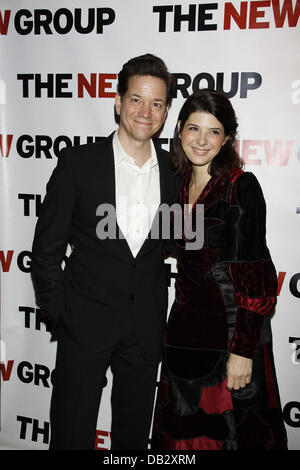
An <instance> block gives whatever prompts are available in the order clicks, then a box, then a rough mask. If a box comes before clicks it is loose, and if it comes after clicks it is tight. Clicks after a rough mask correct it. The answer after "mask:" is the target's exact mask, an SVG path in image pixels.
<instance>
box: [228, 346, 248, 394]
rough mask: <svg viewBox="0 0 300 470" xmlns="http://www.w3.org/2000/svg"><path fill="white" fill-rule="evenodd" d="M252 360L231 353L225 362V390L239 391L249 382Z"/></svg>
mask: <svg viewBox="0 0 300 470" xmlns="http://www.w3.org/2000/svg"><path fill="white" fill-rule="evenodd" d="M251 375H252V359H248V358H247V357H243V356H237V355H236V354H233V353H231V354H230V356H229V359H228V362H227V388H228V390H230V391H231V390H239V389H240V388H243V387H245V386H246V385H247V384H249V383H250V382H251Z"/></svg>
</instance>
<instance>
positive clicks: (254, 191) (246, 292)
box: [229, 172, 277, 358]
mask: <svg viewBox="0 0 300 470" xmlns="http://www.w3.org/2000/svg"><path fill="white" fill-rule="evenodd" d="M232 197H233V201H232V205H231V210H232V211H233V212H234V214H235V216H234V222H233V221H232V223H231V231H232V235H231V236H232V242H233V248H232V254H231V261H230V262H229V273H230V276H231V279H232V282H233V287H234V296H235V301H236V304H237V316H236V321H235V326H234V331H233V338H232V341H231V344H230V348H229V349H230V351H231V352H232V353H234V354H237V355H240V356H244V357H248V358H253V357H254V356H255V352H256V350H257V346H258V343H259V340H260V335H261V329H262V325H263V322H264V319H265V317H266V316H270V315H272V313H273V312H274V308H275V305H276V301H277V275H276V270H275V267H274V265H273V262H272V260H271V257H270V253H269V250H268V248H267V245H266V204H265V200H264V196H263V193H262V190H261V187H260V185H259V183H258V181H257V179H256V177H255V176H254V175H253V174H252V173H249V172H245V173H243V174H242V175H241V176H239V177H238V178H237V180H236V182H235V183H234V190H233V196H232Z"/></svg>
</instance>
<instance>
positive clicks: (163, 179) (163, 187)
mask: <svg viewBox="0 0 300 470" xmlns="http://www.w3.org/2000/svg"><path fill="white" fill-rule="evenodd" d="M155 149H156V155H157V161H158V166H159V183H160V206H161V204H164V203H165V202H166V195H167V183H168V181H167V169H166V164H167V162H166V161H165V159H164V157H163V155H162V152H161V151H160V150H159V148H158V146H155ZM155 219H156V217H154V219H153V222H154V221H155ZM153 222H152V226H151V228H150V230H149V233H148V235H147V238H146V239H145V241H144V243H143V245H142V246H141V249H140V250H139V252H138V254H137V255H136V259H139V258H140V257H142V256H143V255H144V253H145V252H146V251H147V249H148V248H149V247H150V246H151V242H152V241H151V229H152V227H153Z"/></svg>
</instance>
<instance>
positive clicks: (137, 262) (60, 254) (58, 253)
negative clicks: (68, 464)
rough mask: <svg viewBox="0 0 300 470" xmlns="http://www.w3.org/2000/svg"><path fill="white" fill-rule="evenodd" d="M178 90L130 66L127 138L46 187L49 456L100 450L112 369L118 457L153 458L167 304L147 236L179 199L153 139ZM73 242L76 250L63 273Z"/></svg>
mask: <svg viewBox="0 0 300 470" xmlns="http://www.w3.org/2000/svg"><path fill="white" fill-rule="evenodd" d="M171 82H172V80H171V75H170V74H169V73H168V71H167V69H166V66H165V64H164V63H163V61H161V59H159V58H157V57H155V56H153V55H150V54H146V55H144V56H140V57H137V58H134V59H131V60H130V61H128V62H127V63H126V64H125V65H124V66H123V68H122V70H121V72H120V74H119V81H118V92H117V94H116V100H115V111H116V114H117V115H118V116H119V129H118V130H117V131H116V132H115V133H114V134H112V135H111V136H110V137H108V138H107V139H105V140H104V141H101V142H100V143H96V144H87V145H82V146H78V147H74V148H65V149H64V150H63V151H62V152H61V154H60V156H59V159H58V164H57V167H56V168H55V170H54V172H53V174H52V176H51V178H50V180H49V182H48V185H47V193H46V196H45V199H44V202H43V207H42V210H41V214H40V217H39V220H38V223H37V226H36V232H35V237H34V242H33V249H32V254H33V264H32V267H33V279H34V282H35V285H36V291H37V298H38V302H39V304H40V306H41V309H42V311H44V312H46V314H47V315H49V317H50V319H51V321H52V323H53V327H54V329H55V331H56V335H57V339H58V345H57V358H56V367H55V376H54V384H53V392H52V399H51V442H50V449H52V450H54V449H93V446H94V440H95V431H96V425H97V416H98V409H99V404H100V399H101V393H102V388H103V383H104V380H105V373H106V370H107V367H108V366H110V367H111V370H112V374H113V388H112V396H111V403H112V429H111V438H112V444H111V448H112V449H113V450H114V449H137V450H138V449H147V441H148V436H149V429H150V425H151V417H152V408H153V400H154V394H155V385H156V376H157V368H158V363H159V359H160V354H161V346H162V341H163V329H164V325H165V320H166V314H167V301H168V297H167V276H166V272H165V265H164V252H165V240H164V239H163V238H157V237H156V239H153V238H151V236H149V230H150V228H151V224H152V222H153V217H152V218H151V216H150V215H151V214H152V215H153V213H154V212H155V210H157V208H159V206H160V204H169V205H170V204H172V203H173V202H174V200H175V198H176V195H177V191H178V180H177V178H176V177H175V176H174V175H172V172H171V166H170V157H169V154H168V153H167V152H165V151H163V150H161V149H160V148H158V147H156V146H155V145H154V144H153V141H152V136H153V135H154V134H156V133H157V132H158V131H159V130H160V129H161V127H162V126H163V124H164V121H165V119H166V116H167V111H168V108H169V105H170V101H171ZM107 207H108V208H113V209H115V219H114V221H115V229H116V230H111V219H110V224H109V225H110V227H108V228H107V227H106V229H107V233H105V230H104V228H105V220H106V219H105V211H104V210H102V209H103V208H105V209H107ZM145 209H146V210H145ZM101 224H102V225H101ZM147 234H148V236H147ZM68 242H71V243H72V244H73V248H74V249H73V251H72V253H71V256H70V257H69V259H68V261H67V262H66V266H65V269H64V270H63V269H62V267H61V266H62V261H63V259H64V255H65V252H66V247H67V244H68Z"/></svg>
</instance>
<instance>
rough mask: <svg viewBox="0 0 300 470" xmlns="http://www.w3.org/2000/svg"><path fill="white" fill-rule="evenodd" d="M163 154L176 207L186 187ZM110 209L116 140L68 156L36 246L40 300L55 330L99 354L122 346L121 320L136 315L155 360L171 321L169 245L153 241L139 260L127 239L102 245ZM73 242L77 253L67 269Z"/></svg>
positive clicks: (166, 193)
mask: <svg viewBox="0 0 300 470" xmlns="http://www.w3.org/2000/svg"><path fill="white" fill-rule="evenodd" d="M156 151H157V158H158V164H159V171H160V189H161V203H167V204H172V203H173V202H175V200H176V198H177V194H178V191H179V185H180V180H179V179H178V178H177V177H176V176H174V175H173V174H172V172H171V165H170V155H169V153H168V152H165V151H164V150H161V149H159V148H156ZM104 203H105V204H112V205H113V206H115V169H114V155H113V147H112V135H111V136H110V137H108V138H107V139H104V141H101V142H100V143H96V144H87V145H82V146H78V147H73V148H70V147H69V148H66V149H64V150H63V151H62V152H61V155H60V157H59V159H58V164H57V166H56V168H55V169H54V171H53V174H52V176H51V178H50V180H49V182H48V184H47V192H46V196H45V199H44V202H43V206H42V210H41V213H40V216H39V219H38V222H37V226H36V231H35V236H34V241H33V248H32V255H33V260H32V261H33V263H32V268H33V279H34V283H35V287H36V292H37V299H38V300H37V301H38V303H39V304H40V306H41V308H42V309H43V310H44V311H46V312H48V314H49V315H50V317H51V319H52V321H53V323H54V325H55V326H56V325H58V323H59V321H60V320H62V321H63V323H64V325H65V327H66V328H67V329H68V331H69V332H70V334H71V335H72V336H73V337H74V339H75V340H76V341H78V342H79V343H81V344H83V345H84V346H85V347H88V348H89V349H91V350H93V351H102V350H105V349H107V348H108V347H110V346H112V345H113V344H114V343H115V342H116V340H117V338H118V334H119V325H120V318H121V316H122V315H124V314H126V312H128V311H129V309H130V312H132V321H133V328H134V331H135V334H136V336H137V339H138V342H139V345H140V349H141V351H142V353H143V354H144V355H145V356H146V357H148V358H154V357H157V356H158V355H159V354H160V351H161V344H162V340H163V329H164V325H165V320H166V314H167V302H168V291H167V276H166V269H165V264H164V255H165V249H166V242H165V241H164V240H163V239H151V238H148V239H146V240H145V242H144V244H143V246H142V248H141V249H140V251H139V253H138V254H137V256H136V258H134V257H133V255H132V253H131V251H130V248H129V246H128V244H127V242H126V240H125V239H124V238H122V237H121V238H120V237H119V238H117V239H108V238H107V239H104V240H100V239H99V238H98V237H97V234H96V226H97V224H98V222H99V221H100V217H99V216H97V215H96V211H97V207H98V206H99V205H100V204H104ZM118 235H120V232H119V229H118ZM69 241H72V243H73V244H74V250H73V252H72V253H71V255H70V257H69V258H68V260H67V261H66V265H65V268H64V269H62V261H63V258H64V256H65V252H66V247H67V244H68V242H69Z"/></svg>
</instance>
